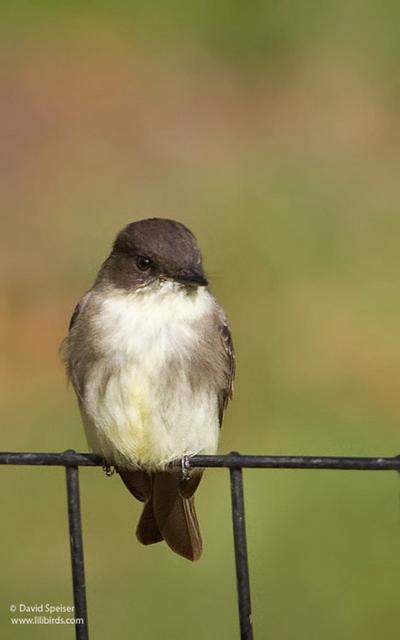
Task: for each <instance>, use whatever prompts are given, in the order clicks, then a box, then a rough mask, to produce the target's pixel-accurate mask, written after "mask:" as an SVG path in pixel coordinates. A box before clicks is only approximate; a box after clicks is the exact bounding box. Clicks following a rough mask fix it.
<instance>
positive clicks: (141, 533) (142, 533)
mask: <svg viewBox="0 0 400 640" xmlns="http://www.w3.org/2000/svg"><path fill="white" fill-rule="evenodd" d="M136 536H137V539H138V540H139V542H141V543H142V544H146V545H147V544H155V543H156V542H161V541H162V540H164V538H163V536H162V533H161V531H160V529H159V528H158V524H157V520H156V519H155V516H154V510H153V498H150V500H148V501H147V502H146V504H145V505H144V507H143V511H142V515H141V516H140V518H139V522H138V525H137V529H136Z"/></svg>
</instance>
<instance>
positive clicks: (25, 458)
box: [0, 450, 400, 640]
mask: <svg viewBox="0 0 400 640" xmlns="http://www.w3.org/2000/svg"><path fill="white" fill-rule="evenodd" d="M0 464H8V465H39V466H40V465H51V466H63V467H65V472H66V480H67V502H68V522H69V535H70V548H71V564H72V584H73V593H74V605H75V617H76V618H77V619H83V624H78V623H77V624H76V626H75V634H76V639H77V640H88V638H89V628H88V617H87V607H86V586H85V568H84V560H83V537H82V526H81V511H80V496H79V467H97V466H102V465H103V460H102V459H101V458H100V457H99V456H97V455H95V454H90V453H76V452H75V451H72V450H70V451H65V452H64V453H20V452H18V453H6V452H0ZM184 465H185V467H186V468H187V469H192V468H194V467H203V468H207V467H223V468H227V469H229V472H230V483H231V501H232V524H233V540H234V551H235V563H236V578H237V593H238V610H239V626H240V637H241V638H242V640H252V638H253V627H252V622H251V600H250V579H249V564H248V555H247V543H246V525H245V512H244V493H243V475H242V470H243V469H245V468H247V469H342V470H353V471H400V456H396V457H391V458H351V457H350V458H349V457H327V456H255V455H240V454H239V453H236V452H232V453H228V454H227V455H220V456H193V457H190V458H189V457H187V458H185V460H184Z"/></svg>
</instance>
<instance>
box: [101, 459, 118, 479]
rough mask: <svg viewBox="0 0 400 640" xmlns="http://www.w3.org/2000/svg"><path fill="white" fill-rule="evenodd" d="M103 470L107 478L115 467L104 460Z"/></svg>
mask: <svg viewBox="0 0 400 640" xmlns="http://www.w3.org/2000/svg"><path fill="white" fill-rule="evenodd" d="M103 471H104V474H105V475H106V476H107V477H108V478H109V477H110V476H112V475H113V474H114V472H115V468H114V467H113V466H111V465H109V464H108V463H107V462H106V461H104V463H103Z"/></svg>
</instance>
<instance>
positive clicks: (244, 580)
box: [229, 467, 253, 640]
mask: <svg viewBox="0 0 400 640" xmlns="http://www.w3.org/2000/svg"><path fill="white" fill-rule="evenodd" d="M229 471H230V479H231V500H232V522H233V539H234V546H235V562H236V580H237V592H238V604H239V621H240V637H241V640H252V638H253V627H252V623H251V600H250V579H249V563H248V557H247V542H246V524H245V516H244V495H243V474H242V469H241V467H236V468H235V467H231V468H230V470H229Z"/></svg>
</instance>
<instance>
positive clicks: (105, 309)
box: [61, 218, 235, 561]
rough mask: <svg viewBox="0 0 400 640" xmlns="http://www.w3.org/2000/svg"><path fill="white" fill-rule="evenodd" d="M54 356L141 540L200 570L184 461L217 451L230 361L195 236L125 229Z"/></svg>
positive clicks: (194, 481) (179, 229) (138, 226)
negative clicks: (118, 482) (130, 500)
mask: <svg viewBox="0 0 400 640" xmlns="http://www.w3.org/2000/svg"><path fill="white" fill-rule="evenodd" d="M61 354H62V358H63V361H64V365H65V368H66V372H67V377H68V379H69V381H70V382H71V384H72V386H73V389H74V391H75V395H76V397H77V401H78V405H79V409H80V413H81V417H82V422H83V425H84V430H85V433H86V439H87V442H88V445H89V448H90V449H91V450H92V451H93V452H95V453H97V454H99V455H100V456H101V457H102V459H103V460H104V464H105V465H106V466H109V467H113V468H114V469H115V470H116V471H117V472H118V473H119V475H120V477H121V479H122V481H123V483H124V484H125V485H126V487H127V489H128V490H129V491H130V493H131V494H132V495H133V496H134V497H135V498H136V499H137V500H139V501H140V502H142V503H143V510H142V514H141V516H140V519H139V522H138V525H137V529H136V536H137V538H138V540H139V541H140V542H141V543H143V544H144V545H150V544H154V543H157V542H161V541H165V542H166V543H167V545H168V546H169V547H170V548H171V549H172V550H173V551H174V552H175V553H177V554H178V555H180V556H182V557H184V558H186V559H188V560H192V561H195V560H198V559H199V558H200V556H201V553H202V546H203V545H202V538H201V533H200V528H199V523H198V519H197V514H196V510H195V504H194V493H195V491H196V489H197V487H198V484H199V482H200V480H201V477H202V473H203V470H202V469H200V468H193V469H191V470H190V472H189V471H187V470H185V469H184V466H182V461H184V460H185V457H190V456H194V455H196V454H209V455H213V454H215V453H216V452H217V448H218V440H219V434H220V428H221V425H222V420H223V416H224V412H225V410H226V407H227V404H228V401H229V400H230V399H231V398H232V393H233V381H234V376H235V351H234V347H233V342H232V336H231V332H230V329H229V325H228V321H227V317H226V315H225V312H224V310H223V308H222V307H221V306H220V305H219V304H218V302H217V301H216V299H215V297H214V296H213V295H212V293H211V292H210V290H209V285H208V280H207V278H206V275H205V273H204V270H203V264H202V256H201V253H200V249H199V246H198V243H197V240H196V238H195V236H194V235H193V233H192V232H191V231H190V230H189V229H188V228H187V227H186V226H185V225H183V224H181V223H180V222H177V221H175V220H170V219H167V218H148V219H144V220H138V221H135V222H131V223H130V224H128V225H127V226H125V227H124V228H123V229H122V230H121V231H120V232H119V233H118V235H117V236H116V239H115V241H114V243H113V245H112V250H111V253H110V254H109V255H108V257H107V258H106V259H105V261H104V262H103V264H102V265H101V267H100V270H99V272H98V274H97V277H96V279H95V281H94V284H93V286H92V287H91V288H90V289H89V290H88V291H87V292H86V293H85V294H84V295H83V296H82V298H81V299H80V301H79V302H78V304H77V305H76V307H75V309H74V311H73V314H72V317H71V320H70V323H69V330H68V334H67V336H66V337H65V338H64V340H63V342H62V345H61ZM186 466H187V465H186Z"/></svg>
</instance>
